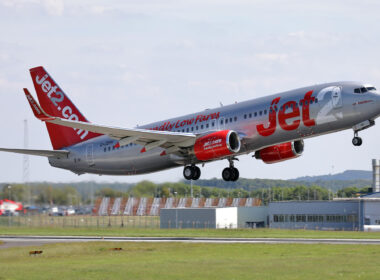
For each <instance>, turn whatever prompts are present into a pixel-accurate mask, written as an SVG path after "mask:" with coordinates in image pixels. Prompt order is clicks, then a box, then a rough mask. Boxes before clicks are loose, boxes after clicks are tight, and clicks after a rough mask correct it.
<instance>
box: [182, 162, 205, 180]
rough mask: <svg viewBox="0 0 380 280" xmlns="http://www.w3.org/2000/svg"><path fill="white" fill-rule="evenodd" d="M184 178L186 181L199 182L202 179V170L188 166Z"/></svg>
mask: <svg viewBox="0 0 380 280" xmlns="http://www.w3.org/2000/svg"><path fill="white" fill-rule="evenodd" d="M183 177H185V179H186V180H198V179H199V177H201V170H200V168H199V167H198V166H195V165H188V166H185V168H184V169H183Z"/></svg>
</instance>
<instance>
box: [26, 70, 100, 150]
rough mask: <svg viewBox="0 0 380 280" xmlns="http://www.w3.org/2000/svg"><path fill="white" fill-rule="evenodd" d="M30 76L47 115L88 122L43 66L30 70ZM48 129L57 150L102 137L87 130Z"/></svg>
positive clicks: (52, 127) (57, 126)
mask: <svg viewBox="0 0 380 280" xmlns="http://www.w3.org/2000/svg"><path fill="white" fill-rule="evenodd" d="M30 75H31V76H32V80H33V84H34V88H35V89H36V92H37V97H38V100H39V102H40V105H41V107H42V109H43V110H44V111H45V112H46V113H47V114H49V115H51V116H54V117H60V118H65V119H69V120H73V121H81V122H88V121H87V119H86V118H85V117H84V116H83V115H82V113H81V112H80V111H79V110H78V108H77V107H75V105H74V104H73V103H72V102H71V100H70V99H69V98H68V97H67V95H66V94H65V93H64V92H63V90H62V89H61V88H60V87H59V86H58V84H57V83H56V82H55V81H54V80H53V78H52V77H51V76H50V75H49V74H48V73H47V72H46V71H45V69H44V68H43V67H42V66H39V67H35V68H32V69H30ZM46 127H47V130H48V132H49V136H50V140H51V143H52V145H53V148H54V149H55V150H59V149H62V148H64V147H68V146H71V145H74V144H77V143H80V142H83V141H86V140H89V139H91V138H94V137H97V136H99V135H100V134H96V133H92V132H88V131H85V130H80V129H75V128H69V127H63V126H60V125H56V124H52V123H46Z"/></svg>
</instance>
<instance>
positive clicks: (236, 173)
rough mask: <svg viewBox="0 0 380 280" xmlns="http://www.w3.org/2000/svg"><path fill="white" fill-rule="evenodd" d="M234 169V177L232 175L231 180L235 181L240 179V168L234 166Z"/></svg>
mask: <svg viewBox="0 0 380 280" xmlns="http://www.w3.org/2000/svg"><path fill="white" fill-rule="evenodd" d="M232 170H233V172H232V173H233V175H234V176H233V177H232V179H231V181H233V182H236V181H237V180H238V179H239V170H238V169H237V168H235V167H234V168H232Z"/></svg>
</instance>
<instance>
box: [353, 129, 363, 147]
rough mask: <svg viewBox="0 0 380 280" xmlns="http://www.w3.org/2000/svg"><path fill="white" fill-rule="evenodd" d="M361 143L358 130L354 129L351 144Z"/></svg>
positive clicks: (357, 144) (358, 144)
mask: <svg viewBox="0 0 380 280" xmlns="http://www.w3.org/2000/svg"><path fill="white" fill-rule="evenodd" d="M362 143H363V140H362V139H361V138H360V137H359V136H358V132H357V131H354V138H353V139H352V144H353V145H354V146H360V145H361V144H362Z"/></svg>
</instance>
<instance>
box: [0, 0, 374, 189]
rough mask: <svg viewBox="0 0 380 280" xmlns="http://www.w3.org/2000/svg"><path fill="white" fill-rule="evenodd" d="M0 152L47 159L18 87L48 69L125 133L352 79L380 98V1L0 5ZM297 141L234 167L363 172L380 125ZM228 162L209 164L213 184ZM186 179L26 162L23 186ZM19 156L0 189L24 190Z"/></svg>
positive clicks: (254, 174) (252, 171)
mask: <svg viewBox="0 0 380 280" xmlns="http://www.w3.org/2000/svg"><path fill="white" fill-rule="evenodd" d="M0 34H1V36H0V100H1V101H0V104H1V105H0V106H1V109H0V131H1V132H0V133H1V134H0V135H1V137H0V147H6V148H23V145H24V120H25V119H27V120H28V147H29V148H32V149H51V143H50V140H49V137H48V134H47V131H46V129H45V125H44V124H43V123H41V122H40V121H38V120H36V119H35V118H34V117H33V115H32V112H31V110H30V108H29V106H28V104H27V102H26V99H25V97H24V95H23V92H22V88H23V87H27V88H29V89H30V90H31V92H32V93H33V94H34V88H33V84H32V81H31V78H30V75H29V69H30V68H32V67H35V66H40V65H42V66H44V67H45V69H47V71H48V72H49V73H50V74H51V76H52V77H53V78H54V79H55V81H56V82H57V83H58V84H59V85H60V86H61V87H62V88H63V90H64V91H65V93H66V94H67V95H68V96H69V97H70V99H71V100H72V101H73V102H74V103H75V104H76V106H77V107H78V108H79V109H80V110H81V112H82V113H83V114H84V115H85V116H86V118H87V119H89V120H90V121H92V122H94V123H99V124H104V125H112V126H120V127H125V128H132V127H135V126H136V125H142V124H146V123H150V122H154V121H158V120H163V119H167V118H171V117H175V116H180V115H185V114H189V113H193V112H198V111H202V110H204V109H206V108H214V107H218V106H219V104H220V103H222V104H224V105H226V104H231V103H234V102H235V101H238V102H239V101H244V100H248V99H253V98H257V97H261V96H265V95H270V94H274V93H277V92H281V91H286V90H290V89H294V88H298V87H302V86H308V85H313V84H318V83H324V82H332V81H343V80H354V81H364V82H368V83H370V84H373V85H375V86H376V85H377V86H378V87H380V64H379V61H380V51H379V50H380V36H378V34H380V2H379V1H375V0H363V1H351V0H346V1H334V0H329V1H296V0H294V1H293V0H289V1H276V0H265V1H256V0H249V1H248V0H233V1H232V0H231V1H227V0H218V1H214V0H202V1H200V0H192V1H185V0H184V1H172V0H129V1H114V0H108V1H97V0H84V1H78V0H73V1H61V0H18V1H11V0H0ZM360 136H361V137H362V138H363V145H362V146H361V147H354V146H353V145H352V143H351V140H352V137H353V132H352V130H347V131H343V132H339V133H334V134H329V135H324V136H320V137H316V138H311V139H306V140H305V151H304V154H303V155H302V156H301V157H299V158H297V159H293V160H289V161H285V162H283V163H278V164H272V165H267V164H265V163H263V162H261V161H259V160H256V159H254V158H252V155H245V156H241V157H240V158H239V159H240V161H239V162H238V163H236V167H238V168H239V170H240V176H241V177H245V178H272V179H289V178H296V177H300V176H306V175H321V174H328V173H338V172H341V171H344V170H347V169H366V170H369V169H371V159H372V158H380V154H379V140H378V139H380V128H379V126H375V127H372V128H370V129H368V130H365V131H363V132H360ZM227 165H228V162H227V161H226V160H224V161H217V162H214V163H210V164H207V165H205V167H204V168H201V170H202V178H203V179H207V178H213V177H217V178H221V171H222V169H223V168H224V167H227ZM182 178H183V177H182V168H175V169H171V170H168V171H163V172H158V173H153V174H148V175H140V176H131V177H129V176H124V177H112V176H97V175H82V176H77V175H75V174H73V173H71V172H69V171H66V170H60V169H56V168H53V167H50V165H49V164H48V161H47V159H45V158H39V157H29V180H30V181H57V182H74V181H88V180H96V181H99V182H102V181H107V182H113V181H118V182H138V181H141V180H145V179H147V180H152V181H156V182H164V181H178V180H181V179H182ZM22 180H23V156H22V155H16V154H9V153H1V154H0V182H22Z"/></svg>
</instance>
